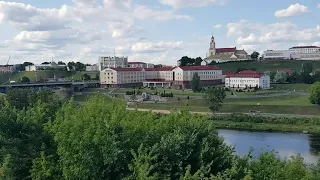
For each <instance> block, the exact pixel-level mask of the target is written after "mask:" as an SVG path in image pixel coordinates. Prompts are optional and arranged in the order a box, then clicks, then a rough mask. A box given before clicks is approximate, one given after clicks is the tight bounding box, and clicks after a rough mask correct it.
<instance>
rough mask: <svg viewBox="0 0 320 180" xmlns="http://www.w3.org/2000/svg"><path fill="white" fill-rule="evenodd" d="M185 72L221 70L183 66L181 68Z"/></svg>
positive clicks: (210, 67) (211, 67) (213, 67)
mask: <svg viewBox="0 0 320 180" xmlns="http://www.w3.org/2000/svg"><path fill="white" fill-rule="evenodd" d="M180 68H181V69H182V70H184V71H194V70H198V71H205V70H221V69H220V68H218V67H217V66H182V67H180Z"/></svg>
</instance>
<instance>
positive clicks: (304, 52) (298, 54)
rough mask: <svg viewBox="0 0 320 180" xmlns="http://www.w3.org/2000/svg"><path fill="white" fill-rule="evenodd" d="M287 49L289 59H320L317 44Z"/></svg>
mask: <svg viewBox="0 0 320 180" xmlns="http://www.w3.org/2000/svg"><path fill="white" fill-rule="evenodd" d="M289 50H290V53H291V59H296V60H320V47H317V46H295V47H292V48H290V49H289Z"/></svg>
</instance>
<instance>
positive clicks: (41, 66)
mask: <svg viewBox="0 0 320 180" xmlns="http://www.w3.org/2000/svg"><path fill="white" fill-rule="evenodd" d="M66 68H67V66H66V65H64V64H57V63H55V62H51V63H49V64H35V65H30V66H26V67H25V70H26V71H41V70H58V69H60V70H63V69H66Z"/></svg>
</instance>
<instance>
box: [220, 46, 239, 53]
mask: <svg viewBox="0 0 320 180" xmlns="http://www.w3.org/2000/svg"><path fill="white" fill-rule="evenodd" d="M236 51H237V48H236V47H232V48H216V53H226V52H233V53H234V52H236Z"/></svg>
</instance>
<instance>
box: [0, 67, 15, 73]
mask: <svg viewBox="0 0 320 180" xmlns="http://www.w3.org/2000/svg"><path fill="white" fill-rule="evenodd" d="M13 71H15V66H8V65H7V66H0V74H4V73H11V72H13Z"/></svg>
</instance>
